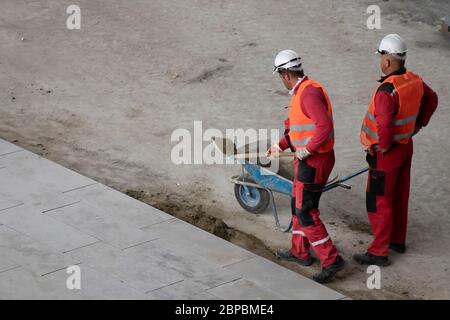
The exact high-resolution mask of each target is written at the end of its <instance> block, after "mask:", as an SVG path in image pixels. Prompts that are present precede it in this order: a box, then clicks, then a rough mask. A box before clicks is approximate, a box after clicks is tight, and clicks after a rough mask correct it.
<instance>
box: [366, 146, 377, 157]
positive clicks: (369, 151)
mask: <svg viewBox="0 0 450 320" xmlns="http://www.w3.org/2000/svg"><path fill="white" fill-rule="evenodd" d="M365 151H366V152H367V153H368V154H370V155H371V156H373V155H375V150H373V148H372V147H370V148H367V149H366V150H365Z"/></svg>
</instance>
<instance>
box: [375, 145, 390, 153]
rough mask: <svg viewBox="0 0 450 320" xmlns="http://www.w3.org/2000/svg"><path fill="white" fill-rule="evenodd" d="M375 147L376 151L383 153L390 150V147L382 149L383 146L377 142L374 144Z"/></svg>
mask: <svg viewBox="0 0 450 320" xmlns="http://www.w3.org/2000/svg"><path fill="white" fill-rule="evenodd" d="M374 149H375V151H376V152H381V153H382V154H385V153H386V152H388V150H389V148H387V149H382V148H380V147H379V146H378V145H377V144H376V145H374Z"/></svg>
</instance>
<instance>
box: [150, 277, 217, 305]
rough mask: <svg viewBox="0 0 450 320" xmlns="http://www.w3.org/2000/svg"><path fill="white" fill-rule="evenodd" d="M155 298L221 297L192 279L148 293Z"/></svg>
mask: <svg viewBox="0 0 450 320" xmlns="http://www.w3.org/2000/svg"><path fill="white" fill-rule="evenodd" d="M147 297H148V299H153V300H217V299H220V298H219V297H216V296H214V295H212V294H210V293H208V292H206V291H205V287H204V286H202V285H199V284H198V283H195V282H194V281H191V280H184V281H180V282H177V283H175V284H172V285H169V286H166V287H163V288H159V289H156V290H153V291H150V292H148V293H147Z"/></svg>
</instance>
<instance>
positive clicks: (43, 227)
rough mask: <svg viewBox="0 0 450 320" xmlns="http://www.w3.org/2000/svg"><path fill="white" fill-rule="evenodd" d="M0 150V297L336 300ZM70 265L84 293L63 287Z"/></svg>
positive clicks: (149, 211) (88, 184)
mask: <svg viewBox="0 0 450 320" xmlns="http://www.w3.org/2000/svg"><path fill="white" fill-rule="evenodd" d="M0 141H1V140H0ZM2 148H3V149H2ZM1 150H3V151H2V152H6V151H11V150H13V151H12V153H8V152H6V153H5V154H4V155H3V156H1V157H0V159H1V163H2V164H3V165H4V166H5V167H4V169H0V181H7V183H3V184H0V244H1V246H0V299H288V298H290V299H307V298H325V299H332V298H334V299H339V298H343V296H342V295H339V294H337V293H335V292H334V291H332V290H329V289H327V288H325V287H323V286H320V285H318V284H315V283H313V282H312V281H311V280H308V279H306V278H304V277H302V276H300V275H298V274H295V273H293V272H291V271H289V270H287V269H285V268H283V267H281V266H278V265H276V264H273V263H271V262H269V261H267V260H265V259H263V258H260V257H257V256H256V255H254V254H253V253H251V252H249V251H246V250H244V249H242V248H240V247H238V246H236V245H233V244H231V243H229V242H227V241H225V240H223V239H220V238H218V237H215V236H214V235H212V234H209V233H207V232H205V231H203V230H201V229H199V228H197V227H194V226H192V225H190V224H188V223H186V222H184V221H181V220H179V219H176V218H174V217H172V216H170V215H168V214H166V213H163V212H161V211H159V210H157V209H155V208H152V207H150V206H148V205H146V204H144V203H142V202H139V201H137V200H135V199H132V198H130V197H128V196H126V195H124V194H121V193H120V192H118V191H115V190H113V189H111V188H108V187H106V186H103V185H101V184H99V183H96V182H95V181H93V180H91V179H88V178H85V177H83V176H80V175H78V174H77V173H75V172H72V171H70V170H66V169H64V168H63V167H61V166H59V165H56V164H54V163H52V162H50V161H48V160H45V159H42V158H41V157H39V156H36V155H33V154H31V153H29V152H27V151H21V150H20V149H17V148H13V147H12V146H10V145H9V144H3V145H2V144H0V151H1ZM14 150H15V151H14ZM72 265H78V266H79V267H80V270H81V290H69V289H68V288H67V286H66V281H67V279H68V277H69V276H70V275H69V274H67V273H66V271H67V267H68V266H72Z"/></svg>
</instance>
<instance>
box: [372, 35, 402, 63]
mask: <svg viewBox="0 0 450 320" xmlns="http://www.w3.org/2000/svg"><path fill="white" fill-rule="evenodd" d="M407 51H408V49H407V48H406V43H405V41H404V40H403V39H402V37H400V36H399V35H398V34H393V33H392V34H388V35H387V36H385V37H384V38H383V40H381V42H380V46H379V47H378V51H377V53H380V54H390V55H392V56H394V57H395V58H397V59H400V60H404V59H406V52H407Z"/></svg>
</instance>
